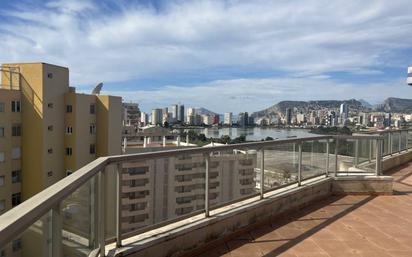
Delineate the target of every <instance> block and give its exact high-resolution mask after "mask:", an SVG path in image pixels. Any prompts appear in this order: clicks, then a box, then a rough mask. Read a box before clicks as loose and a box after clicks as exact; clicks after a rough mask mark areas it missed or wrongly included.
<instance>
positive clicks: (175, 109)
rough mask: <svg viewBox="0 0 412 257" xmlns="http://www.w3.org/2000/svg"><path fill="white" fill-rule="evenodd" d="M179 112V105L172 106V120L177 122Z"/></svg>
mask: <svg viewBox="0 0 412 257" xmlns="http://www.w3.org/2000/svg"><path fill="white" fill-rule="evenodd" d="M178 110H179V106H178V105H177V104H174V105H172V118H173V119H174V120H175V121H177V117H178Z"/></svg>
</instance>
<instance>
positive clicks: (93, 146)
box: [90, 144, 96, 154]
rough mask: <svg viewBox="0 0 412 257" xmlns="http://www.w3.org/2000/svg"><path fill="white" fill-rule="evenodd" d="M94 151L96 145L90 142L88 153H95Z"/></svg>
mask: <svg viewBox="0 0 412 257" xmlns="http://www.w3.org/2000/svg"><path fill="white" fill-rule="evenodd" d="M95 153H96V145H95V144H91V145H90V154H95Z"/></svg>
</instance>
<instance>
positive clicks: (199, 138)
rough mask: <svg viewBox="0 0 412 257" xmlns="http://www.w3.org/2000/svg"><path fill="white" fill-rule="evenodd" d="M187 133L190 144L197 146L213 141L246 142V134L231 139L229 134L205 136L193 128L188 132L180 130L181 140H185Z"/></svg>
mask: <svg viewBox="0 0 412 257" xmlns="http://www.w3.org/2000/svg"><path fill="white" fill-rule="evenodd" d="M187 135H189V142H190V143H192V144H196V145H198V146H204V145H207V144H210V143H211V142H214V143H221V144H240V143H244V142H246V136H245V135H240V136H239V137H236V138H234V139H231V138H230V136H227V135H225V136H222V137H220V138H212V137H210V138H207V137H206V135H205V134H203V133H200V134H199V133H196V131H194V130H189V131H188V132H182V134H181V136H182V138H183V140H185V138H186V136H187Z"/></svg>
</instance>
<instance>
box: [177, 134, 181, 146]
mask: <svg viewBox="0 0 412 257" xmlns="http://www.w3.org/2000/svg"><path fill="white" fill-rule="evenodd" d="M177 146H180V136H177Z"/></svg>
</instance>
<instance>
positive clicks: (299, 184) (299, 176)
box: [298, 142, 302, 186]
mask: <svg viewBox="0 0 412 257" xmlns="http://www.w3.org/2000/svg"><path fill="white" fill-rule="evenodd" d="M298 151H299V154H298V186H301V184H302V142H299V143H298Z"/></svg>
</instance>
